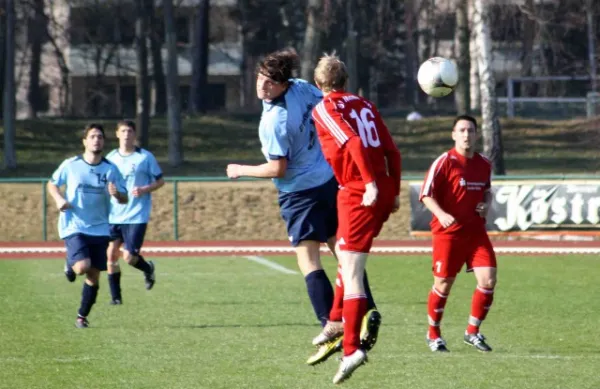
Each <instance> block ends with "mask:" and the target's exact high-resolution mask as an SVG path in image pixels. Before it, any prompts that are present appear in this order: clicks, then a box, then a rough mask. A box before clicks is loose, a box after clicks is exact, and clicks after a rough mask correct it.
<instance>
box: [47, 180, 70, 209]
mask: <svg viewBox="0 0 600 389" xmlns="http://www.w3.org/2000/svg"><path fill="white" fill-rule="evenodd" d="M46 188H47V189H48V193H49V194H50V197H52V199H53V200H54V203H55V204H56V208H58V210H59V211H64V210H66V209H68V208H69V207H70V206H71V205H70V204H69V203H68V202H67V200H65V198H64V197H63V195H62V193H60V189H59V188H58V186H57V185H56V184H54V183H52V182H51V181H48V184H46Z"/></svg>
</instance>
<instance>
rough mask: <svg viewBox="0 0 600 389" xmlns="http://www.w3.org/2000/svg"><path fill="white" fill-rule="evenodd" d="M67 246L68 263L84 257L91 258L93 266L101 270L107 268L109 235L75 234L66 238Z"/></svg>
mask: <svg viewBox="0 0 600 389" xmlns="http://www.w3.org/2000/svg"><path fill="white" fill-rule="evenodd" d="M64 240H65V247H66V248H67V263H68V264H69V266H71V267H72V266H73V265H75V263H77V262H79V261H81V260H82V259H86V258H89V259H90V260H91V262H92V267H93V268H95V269H98V270H100V271H103V270H106V260H107V258H106V250H107V249H108V241H109V238H108V236H94V235H85V234H73V235H70V236H68V237H66V238H65V239H64Z"/></svg>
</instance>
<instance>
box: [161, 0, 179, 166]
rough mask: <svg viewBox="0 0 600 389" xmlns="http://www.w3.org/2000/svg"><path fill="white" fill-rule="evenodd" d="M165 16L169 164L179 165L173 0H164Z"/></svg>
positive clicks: (177, 78)
mask: <svg viewBox="0 0 600 389" xmlns="http://www.w3.org/2000/svg"><path fill="white" fill-rule="evenodd" d="M163 11H164V16H165V42H166V44H167V119H168V130H169V147H168V149H169V164H170V165H171V166H173V167H177V166H179V165H181V164H182V163H183V143H182V130H181V105H180V102H179V100H180V96H179V70H178V68H177V58H178V53H177V34H176V31H175V15H174V11H173V1H172V0H164V1H163Z"/></svg>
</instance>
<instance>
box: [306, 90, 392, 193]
mask: <svg viewBox="0 0 600 389" xmlns="http://www.w3.org/2000/svg"><path fill="white" fill-rule="evenodd" d="M312 115H313V119H314V120H315V127H316V129H317V135H318V137H319V142H320V143H321V148H322V150H323V155H324V156H325V159H326V160H327V162H328V163H329V164H330V165H331V167H332V169H333V173H334V174H335V178H336V179H337V181H338V183H339V184H340V185H341V186H342V187H345V188H349V189H354V190H359V191H361V192H364V190H365V184H367V183H369V182H373V181H377V180H379V179H381V178H383V177H390V178H392V180H393V185H394V193H395V195H398V194H399V193H400V171H401V159H400V152H399V151H398V148H397V147H396V144H395V143H394V140H393V139H392V135H391V134H390V132H389V130H388V128H387V127H386V125H385V123H384V122H383V120H382V119H381V115H380V114H379V112H378V111H377V108H376V107H375V106H374V105H373V104H372V103H371V102H369V101H368V100H366V99H363V98H362V97H359V96H356V95H353V94H351V93H346V92H332V93H330V94H328V95H327V96H325V97H324V98H323V100H322V101H321V102H320V103H319V104H317V106H316V107H315V108H314V110H313V113H312Z"/></svg>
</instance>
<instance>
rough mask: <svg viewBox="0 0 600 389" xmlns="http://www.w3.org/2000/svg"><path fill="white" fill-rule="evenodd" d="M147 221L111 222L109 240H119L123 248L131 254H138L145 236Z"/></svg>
mask: <svg viewBox="0 0 600 389" xmlns="http://www.w3.org/2000/svg"><path fill="white" fill-rule="evenodd" d="M147 225H148V224H147V223H140V224H111V225H110V240H111V241H113V240H120V241H121V242H123V245H124V246H125V250H127V251H129V252H130V253H131V254H133V255H139V254H140V250H141V249H142V244H144V237H145V236H146V226H147Z"/></svg>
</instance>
